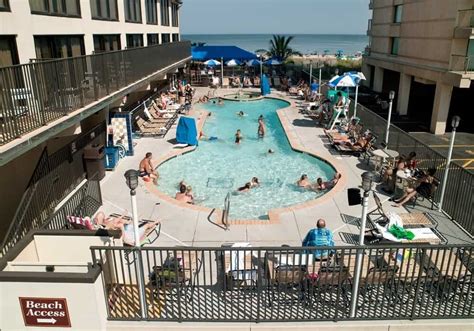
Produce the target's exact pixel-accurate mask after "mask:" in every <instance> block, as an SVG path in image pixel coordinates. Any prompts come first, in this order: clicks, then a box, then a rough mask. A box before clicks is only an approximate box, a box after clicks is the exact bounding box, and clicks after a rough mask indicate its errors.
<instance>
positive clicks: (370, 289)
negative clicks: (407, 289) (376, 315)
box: [359, 265, 401, 305]
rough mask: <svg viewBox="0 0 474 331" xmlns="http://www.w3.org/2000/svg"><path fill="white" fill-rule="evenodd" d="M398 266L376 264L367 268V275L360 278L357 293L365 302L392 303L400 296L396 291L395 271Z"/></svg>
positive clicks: (398, 300) (396, 301)
mask: <svg viewBox="0 0 474 331" xmlns="http://www.w3.org/2000/svg"><path fill="white" fill-rule="evenodd" d="M397 271H398V266H396V265H395V266H392V265H387V266H378V267H372V268H370V269H369V270H368V272H367V275H365V276H364V277H362V278H361V279H360V283H359V295H361V296H362V297H363V302H364V304H365V303H374V302H375V303H377V304H381V303H387V304H389V305H394V304H396V303H398V302H400V300H401V298H400V296H399V295H398V292H397V286H396V277H395V276H396V273H397Z"/></svg>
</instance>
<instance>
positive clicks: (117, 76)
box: [0, 41, 191, 145]
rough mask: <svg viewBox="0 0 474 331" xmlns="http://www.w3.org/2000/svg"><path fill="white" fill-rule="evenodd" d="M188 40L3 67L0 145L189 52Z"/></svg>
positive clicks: (0, 100) (139, 78) (116, 89)
mask: <svg viewBox="0 0 474 331" xmlns="http://www.w3.org/2000/svg"><path fill="white" fill-rule="evenodd" d="M190 53H191V47H190V43H189V42H186V41H184V42H176V43H169V44H164V45H154V46H150V47H140V48H134V49H127V50H123V51H115V52H107V53H101V54H94V55H86V56H80V57H73V58H67V59H56V60H48V61H35V62H34V63H29V64H22V65H16V66H11V67H5V68H0V121H1V127H0V145H4V144H6V143H8V142H10V141H12V140H14V139H16V138H18V137H21V136H22V135H24V134H25V133H28V132H31V131H34V130H36V129H38V128H40V127H42V126H44V125H47V124H48V123H51V122H53V121H55V120H57V119H59V118H61V117H62V116H65V115H68V114H70V113H71V112H73V111H76V110H78V109H80V108H83V107H85V106H86V105H88V104H91V103H93V102H94V101H97V100H99V99H101V98H103V97H105V96H107V95H110V94H112V93H114V92H116V91H118V90H120V89H122V88H124V87H127V86H128V85H130V84H132V83H134V82H137V81H139V80H141V79H143V78H145V77H147V76H149V75H151V74H153V73H154V72H157V71H159V70H161V69H164V68H166V67H168V66H170V65H173V64H174V63H176V62H179V61H181V60H183V59H186V58H188V57H189V56H190Z"/></svg>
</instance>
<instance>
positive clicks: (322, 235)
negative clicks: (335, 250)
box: [303, 228, 334, 259]
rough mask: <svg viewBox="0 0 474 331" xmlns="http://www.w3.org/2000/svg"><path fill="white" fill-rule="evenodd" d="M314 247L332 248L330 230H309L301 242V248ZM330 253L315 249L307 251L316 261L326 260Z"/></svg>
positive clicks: (332, 242)
mask: <svg viewBox="0 0 474 331" xmlns="http://www.w3.org/2000/svg"><path fill="white" fill-rule="evenodd" d="M315 246H334V240H333V239H332V232H331V230H328V229H325V228H322V229H320V228H316V229H311V230H309V232H308V234H307V235H306V237H305V238H304V240H303V247H315ZM330 252H331V251H329V250H320V249H315V250H312V251H308V253H310V254H313V255H314V257H315V258H316V259H320V258H321V257H323V258H326V257H327V256H328V255H329V253H330Z"/></svg>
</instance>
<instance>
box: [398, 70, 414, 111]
mask: <svg viewBox="0 0 474 331" xmlns="http://www.w3.org/2000/svg"><path fill="white" fill-rule="evenodd" d="M411 77H412V76H410V75H407V74H404V73H400V84H399V85H398V101H397V113H398V114H399V115H406V114H407V113H408V102H409V101H410V90H411Z"/></svg>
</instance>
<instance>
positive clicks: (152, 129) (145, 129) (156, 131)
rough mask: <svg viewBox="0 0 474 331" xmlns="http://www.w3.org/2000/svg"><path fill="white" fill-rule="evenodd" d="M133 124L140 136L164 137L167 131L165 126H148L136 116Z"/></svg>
mask: <svg viewBox="0 0 474 331" xmlns="http://www.w3.org/2000/svg"><path fill="white" fill-rule="evenodd" d="M135 123H136V124H137V127H138V129H139V130H140V132H141V134H142V135H164V134H166V132H168V130H167V129H166V126H163V125H161V126H149V125H147V123H146V122H145V120H143V119H142V118H141V117H139V116H137V118H136V121H135Z"/></svg>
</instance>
